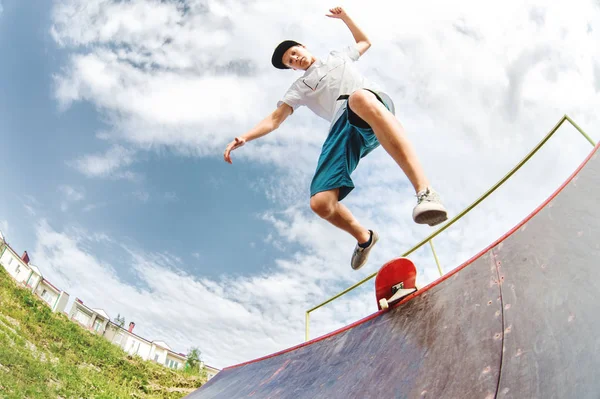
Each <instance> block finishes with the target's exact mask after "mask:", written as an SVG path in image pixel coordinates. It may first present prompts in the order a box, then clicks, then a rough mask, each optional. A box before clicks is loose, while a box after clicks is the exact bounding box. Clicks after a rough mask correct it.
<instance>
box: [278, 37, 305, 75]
mask: <svg viewBox="0 0 600 399" xmlns="http://www.w3.org/2000/svg"><path fill="white" fill-rule="evenodd" d="M298 45H301V44H300V43H298V42H296V41H294V40H284V41H283V42H281V43H279V45H278V46H277V47H275V51H273V56H272V57H271V64H273V66H274V67H275V68H277V69H289V68H288V67H287V66H285V65H284V64H283V61H282V58H283V55H284V54H285V52H286V51H288V49H289V48H290V47H294V46H298Z"/></svg>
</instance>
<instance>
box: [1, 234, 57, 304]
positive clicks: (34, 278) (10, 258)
mask: <svg viewBox="0 0 600 399" xmlns="http://www.w3.org/2000/svg"><path fill="white" fill-rule="evenodd" d="M0 240H1V245H0V251H1V253H0V265H2V266H3V267H4V269H6V271H7V272H8V274H9V275H10V276H11V277H12V278H13V279H14V280H15V281H16V282H17V283H18V284H19V285H20V286H22V287H26V288H28V289H29V290H30V291H31V292H33V293H34V294H35V295H37V296H38V297H40V298H42V300H43V301H44V302H45V303H46V304H47V305H48V306H49V307H50V309H52V311H53V312H63V311H64V310H65V308H66V306H67V303H68V302H69V294H68V293H67V292H65V291H62V290H59V289H58V288H56V287H55V286H54V285H52V283H50V281H48V280H46V279H45V278H44V276H42V273H41V272H40V269H39V268H38V267H37V266H35V265H33V264H31V263H30V259H29V254H28V253H27V251H25V252H23V255H21V256H19V255H17V252H16V251H15V250H14V249H12V248H11V246H10V245H8V243H6V242H5V241H4V236H2V234H1V233H0Z"/></svg>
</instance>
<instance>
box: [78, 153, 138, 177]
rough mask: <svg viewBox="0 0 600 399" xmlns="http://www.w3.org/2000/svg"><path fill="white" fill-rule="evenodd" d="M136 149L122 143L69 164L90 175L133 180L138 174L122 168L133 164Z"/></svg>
mask: <svg viewBox="0 0 600 399" xmlns="http://www.w3.org/2000/svg"><path fill="white" fill-rule="evenodd" d="M134 155H135V151H133V150H129V149H127V148H125V147H122V146H120V145H115V146H113V147H111V148H110V149H109V150H107V151H106V153H104V154H101V155H86V156H83V157H81V158H79V159H77V160H75V161H73V162H70V163H69V164H70V165H71V166H73V167H75V168H76V169H77V170H79V171H80V172H81V173H83V174H84V175H86V176H88V177H110V178H115V179H129V180H133V179H135V178H136V177H137V175H136V174H135V173H133V172H131V171H123V170H122V169H123V168H125V167H127V166H129V165H131V164H132V163H133V162H134V160H135V158H134Z"/></svg>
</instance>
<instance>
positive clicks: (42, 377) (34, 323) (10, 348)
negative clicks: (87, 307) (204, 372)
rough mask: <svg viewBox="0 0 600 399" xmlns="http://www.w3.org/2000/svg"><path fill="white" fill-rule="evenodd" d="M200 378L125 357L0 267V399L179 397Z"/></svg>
mask: <svg viewBox="0 0 600 399" xmlns="http://www.w3.org/2000/svg"><path fill="white" fill-rule="evenodd" d="M205 380H206V378H205V377H203V376H200V375H198V374H197V372H196V373H195V374H194V373H192V372H188V371H184V370H171V369H168V368H166V367H163V366H160V365H158V364H156V363H153V362H149V361H143V360H141V358H139V357H131V356H129V355H128V354H127V353H125V352H124V351H123V350H122V349H121V348H119V347H118V346H116V345H113V344H111V343H110V342H108V341H107V340H105V339H104V338H103V337H101V336H97V335H94V334H92V333H91V332H89V331H87V330H85V329H83V328H81V327H80V326H79V325H77V324H75V323H73V322H71V321H69V320H68V318H67V317H66V316H65V315H63V314H56V313H52V312H51V311H50V309H49V308H48V306H46V305H45V304H44V303H43V302H42V301H41V300H40V299H38V298H37V297H36V296H34V295H33V294H32V293H31V292H30V291H28V290H26V289H23V288H19V287H18V286H17V285H16V283H15V282H14V281H13V280H12V279H11V277H10V276H9V275H8V274H7V272H6V271H5V270H4V268H3V267H1V266H0V398H15V399H17V398H18V399H25V398H43V399H50V398H52V399H54V398H62V399H70V398H75V399H79V398H103V399H104V398H106V399H109V398H110V399H113V398H128V399H131V398H144V399H145V398H181V397H183V396H185V395H187V394H188V393H189V392H192V391H194V390H196V389H197V388H198V387H199V386H200V385H202V384H203V383H204V382H205Z"/></svg>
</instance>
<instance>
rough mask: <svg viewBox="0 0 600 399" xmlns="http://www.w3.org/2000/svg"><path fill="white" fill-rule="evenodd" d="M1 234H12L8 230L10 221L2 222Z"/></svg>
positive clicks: (0, 221)
mask: <svg viewBox="0 0 600 399" xmlns="http://www.w3.org/2000/svg"><path fill="white" fill-rule="evenodd" d="M0 232H2V234H5V235H6V234H7V233H9V232H10V230H9V228H8V221H6V220H0Z"/></svg>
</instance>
